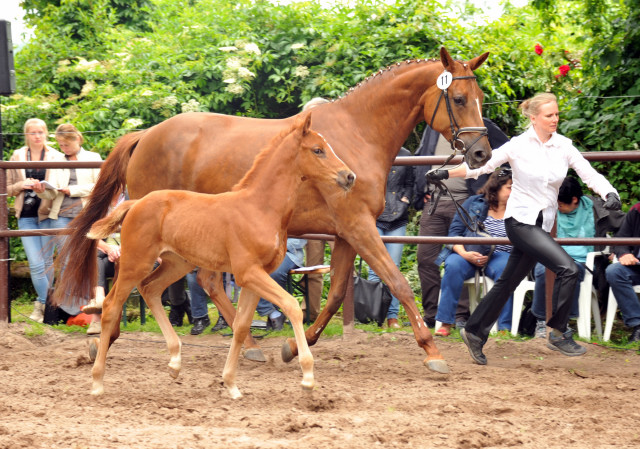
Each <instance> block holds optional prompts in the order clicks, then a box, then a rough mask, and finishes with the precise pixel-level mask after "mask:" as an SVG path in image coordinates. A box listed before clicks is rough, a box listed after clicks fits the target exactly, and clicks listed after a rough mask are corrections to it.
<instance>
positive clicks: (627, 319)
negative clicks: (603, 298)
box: [606, 203, 640, 342]
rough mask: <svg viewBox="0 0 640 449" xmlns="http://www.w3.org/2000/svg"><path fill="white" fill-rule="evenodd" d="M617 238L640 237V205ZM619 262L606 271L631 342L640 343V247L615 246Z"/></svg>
mask: <svg viewBox="0 0 640 449" xmlns="http://www.w3.org/2000/svg"><path fill="white" fill-rule="evenodd" d="M616 237H640V203H636V204H635V205H634V206H633V207H632V208H631V210H629V212H628V213H627V215H626V217H625V218H624V221H623V222H622V225H621V226H620V229H619V230H618V232H617V233H616ZM613 252H614V253H615V255H616V256H617V257H618V262H616V263H614V264H611V265H609V267H607V271H606V276H607V281H609V284H610V285H611V291H612V292H613V295H614V296H615V297H616V301H617V302H618V307H619V308H620V312H622V318H623V319H624V324H625V325H626V326H627V327H630V328H631V335H630V336H629V342H636V341H640V301H638V296H637V295H636V292H635V291H634V290H633V286H634V285H640V260H639V259H640V246H638V245H636V246H630V245H622V246H614V247H613Z"/></svg>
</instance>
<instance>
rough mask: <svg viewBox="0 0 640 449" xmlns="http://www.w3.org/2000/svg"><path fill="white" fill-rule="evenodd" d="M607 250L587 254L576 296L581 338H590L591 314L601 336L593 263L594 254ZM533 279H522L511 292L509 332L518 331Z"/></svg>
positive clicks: (603, 252)
mask: <svg viewBox="0 0 640 449" xmlns="http://www.w3.org/2000/svg"><path fill="white" fill-rule="evenodd" d="M606 254H608V250H606V249H605V250H604V251H595V252H590V253H588V254H587V261H586V266H587V268H588V270H586V271H585V274H584V279H583V280H582V282H580V295H579V297H578V308H579V312H578V313H579V317H578V320H577V324H578V335H579V336H580V337H582V338H587V339H590V338H591V314H592V313H593V317H594V320H595V325H596V333H597V334H598V337H600V338H602V319H601V317H600V306H599V305H598V295H597V294H596V290H595V288H594V287H593V273H592V271H593V265H594V260H595V258H596V256H599V255H606ZM590 270H591V271H590ZM535 286H536V284H535V281H530V280H528V279H525V280H523V281H522V282H521V283H520V285H518V287H517V288H516V291H515V292H514V293H513V317H512V318H511V334H513V335H516V334H517V333H518V325H519V324H520V315H522V307H523V306H524V296H525V293H526V292H527V291H529V290H531V291H533V290H534V289H535Z"/></svg>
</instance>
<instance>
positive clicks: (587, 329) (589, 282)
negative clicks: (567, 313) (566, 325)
mask: <svg viewBox="0 0 640 449" xmlns="http://www.w3.org/2000/svg"><path fill="white" fill-rule="evenodd" d="M608 254H609V250H608V248H607V249H605V250H604V251H595V252H590V253H587V261H586V264H585V265H586V267H587V270H586V271H585V273H584V279H583V280H582V282H581V283H580V296H579V297H578V310H579V312H578V313H579V316H578V320H577V324H578V335H579V336H580V337H582V338H586V339H591V315H592V314H593V319H594V321H595V326H596V333H597V334H598V338H602V318H601V317H600V305H599V304H598V294H597V293H596V289H595V287H594V286H593V266H594V261H595V258H596V256H600V255H608Z"/></svg>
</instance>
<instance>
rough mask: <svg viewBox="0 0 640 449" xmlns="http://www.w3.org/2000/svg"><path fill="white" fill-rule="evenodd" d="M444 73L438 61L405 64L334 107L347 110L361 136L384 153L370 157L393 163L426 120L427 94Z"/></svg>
mask: <svg viewBox="0 0 640 449" xmlns="http://www.w3.org/2000/svg"><path fill="white" fill-rule="evenodd" d="M442 70H443V68H442V64H441V63H440V62H439V61H437V60H430V61H419V62H418V61H412V62H402V63H399V64H397V65H394V66H391V68H389V69H386V70H383V71H381V72H378V73H377V74H375V75H373V76H371V77H370V78H368V79H367V80H365V81H364V82H363V83H361V84H360V85H358V86H357V87H355V88H354V89H353V90H351V91H349V92H348V93H347V94H346V95H345V96H344V97H343V98H341V99H339V100H337V101H336V102H335V103H334V104H333V105H332V106H333V107H335V108H343V109H344V110H345V111H346V112H347V113H348V115H349V117H350V118H351V120H352V121H354V122H355V125H356V128H357V130H358V136H359V137H360V138H362V139H364V140H365V141H366V142H368V143H369V144H371V145H373V146H375V147H377V148H378V149H379V151H380V153H381V154H375V155H373V154H372V155H367V157H372V158H376V160H380V159H381V158H384V157H385V156H386V158H387V159H388V160H389V161H390V163H391V161H393V159H394V158H395V157H396V155H397V153H398V151H399V150H400V147H401V146H402V145H403V144H404V143H405V141H406V140H407V137H408V136H409V134H410V133H411V131H412V130H413V129H414V128H415V126H416V125H417V124H418V123H420V122H421V121H423V120H424V116H423V114H424V93H425V91H426V90H427V89H429V87H431V86H432V85H435V81H436V77H437V75H439V74H440V73H441V72H442ZM327 109H330V108H327Z"/></svg>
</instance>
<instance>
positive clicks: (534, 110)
mask: <svg viewBox="0 0 640 449" xmlns="http://www.w3.org/2000/svg"><path fill="white" fill-rule="evenodd" d="M557 102H558V100H557V98H556V96H555V95H553V94H552V93H549V92H543V93H540V94H536V95H534V96H533V97H531V98H529V99H528V100H524V101H523V102H522V103H521V104H520V109H521V110H522V114H523V115H524V116H525V117H527V118H528V119H531V117H533V116H534V115H538V112H540V108H541V107H542V106H543V105H545V104H547V103H557Z"/></svg>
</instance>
